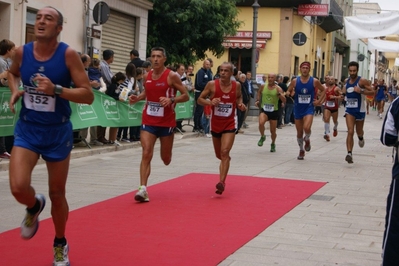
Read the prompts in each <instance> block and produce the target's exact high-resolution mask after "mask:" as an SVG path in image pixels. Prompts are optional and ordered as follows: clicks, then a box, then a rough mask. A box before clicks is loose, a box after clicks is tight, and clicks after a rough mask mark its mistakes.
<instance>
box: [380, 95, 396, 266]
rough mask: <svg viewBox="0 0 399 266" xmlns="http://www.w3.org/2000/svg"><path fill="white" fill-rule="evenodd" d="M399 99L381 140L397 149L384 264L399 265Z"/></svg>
mask: <svg viewBox="0 0 399 266" xmlns="http://www.w3.org/2000/svg"><path fill="white" fill-rule="evenodd" d="M398 121H399V100H398V99H396V100H394V101H393V102H392V103H391V104H390V106H389V108H388V111H387V114H386V116H385V120H384V123H383V124H382V132H381V142H382V144H383V145H385V146H389V147H393V149H394V151H395V157H394V164H393V167H392V179H391V186H390V188H389V193H388V197H387V207H386V216H385V232H384V239H383V242H382V264H381V265H382V266H391V265H399V256H398V253H397V252H398V250H399V241H398V237H397V236H398V232H399V216H398V208H399V193H398V192H399V185H398V184H399V183H398V181H399V180H398V177H399V159H398V146H399V141H398V132H399V124H398Z"/></svg>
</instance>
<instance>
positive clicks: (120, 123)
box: [0, 88, 194, 136]
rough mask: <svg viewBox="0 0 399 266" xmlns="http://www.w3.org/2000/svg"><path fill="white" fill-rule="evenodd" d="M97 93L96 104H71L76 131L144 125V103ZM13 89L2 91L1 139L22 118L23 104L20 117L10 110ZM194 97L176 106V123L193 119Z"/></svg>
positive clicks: (19, 106)
mask: <svg viewBox="0 0 399 266" xmlns="http://www.w3.org/2000/svg"><path fill="white" fill-rule="evenodd" d="M93 92H94V101H93V103H92V104H91V105H88V104H80V103H73V102H71V103H70V105H71V109H72V115H71V122H72V125H73V129H80V128H86V127H91V126H100V125H101V126H103V127H130V126H140V125H141V115H142V110H143V106H144V103H145V102H144V101H140V102H138V103H136V104H133V105H130V104H129V103H127V102H121V101H117V100H115V99H113V98H111V97H109V96H108V95H106V94H103V93H101V92H99V91H95V90H94V91H93ZM10 96H11V93H10V90H9V89H8V88H0V136H11V135H13V134H14V126H15V123H16V122H17V120H18V118H19V110H21V101H18V103H17V104H16V106H15V110H16V114H13V113H12V112H11V110H10V106H9V101H10ZM193 110H194V98H193V96H190V100H189V101H187V102H184V103H178V104H176V108H175V111H176V120H183V119H189V118H191V117H192V116H193Z"/></svg>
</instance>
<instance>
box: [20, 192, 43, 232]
mask: <svg viewBox="0 0 399 266" xmlns="http://www.w3.org/2000/svg"><path fill="white" fill-rule="evenodd" d="M35 197H36V199H37V200H38V201H39V203H40V209H39V211H38V212H37V213H35V214H30V213H29V212H26V214H25V218H24V219H23V221H22V223H21V237H22V238H24V239H31V238H32V237H33V236H34V235H35V234H36V232H37V229H38V228H39V214H40V213H41V212H42V211H43V209H44V206H46V197H44V195H42V194H36V196H35Z"/></svg>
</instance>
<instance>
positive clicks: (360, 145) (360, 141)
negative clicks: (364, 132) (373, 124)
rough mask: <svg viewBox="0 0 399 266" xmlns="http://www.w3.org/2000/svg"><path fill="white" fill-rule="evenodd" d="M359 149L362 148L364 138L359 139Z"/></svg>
mask: <svg viewBox="0 0 399 266" xmlns="http://www.w3.org/2000/svg"><path fill="white" fill-rule="evenodd" d="M359 147H360V148H363V147H364V138H363V139H362V140H360V139H359Z"/></svg>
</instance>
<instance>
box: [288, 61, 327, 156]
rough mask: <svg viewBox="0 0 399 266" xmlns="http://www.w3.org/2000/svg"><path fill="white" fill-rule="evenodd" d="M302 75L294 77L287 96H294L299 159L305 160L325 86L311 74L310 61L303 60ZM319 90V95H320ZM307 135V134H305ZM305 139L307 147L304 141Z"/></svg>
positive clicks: (323, 96)
mask: <svg viewBox="0 0 399 266" xmlns="http://www.w3.org/2000/svg"><path fill="white" fill-rule="evenodd" d="M299 69H300V71H301V76H299V77H298V78H296V79H293V80H292V81H291V83H290V86H289V87H288V90H287V92H286V94H287V96H290V97H293V96H294V101H295V105H294V117H295V127H296V131H297V141H298V145H299V155H298V157H297V158H298V160H303V158H304V157H305V151H310V148H311V146H310V135H311V133H312V130H311V128H312V123H313V114H314V107H315V106H316V105H320V103H322V102H323V101H324V98H325V88H324V87H323V85H321V83H320V81H319V80H318V79H316V78H313V77H311V76H310V74H309V72H310V63H309V62H306V61H305V62H303V63H301V65H300V67H299ZM318 92H319V95H318ZM304 135H305V136H304ZM304 141H305V147H304V146H303V142H304Z"/></svg>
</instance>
